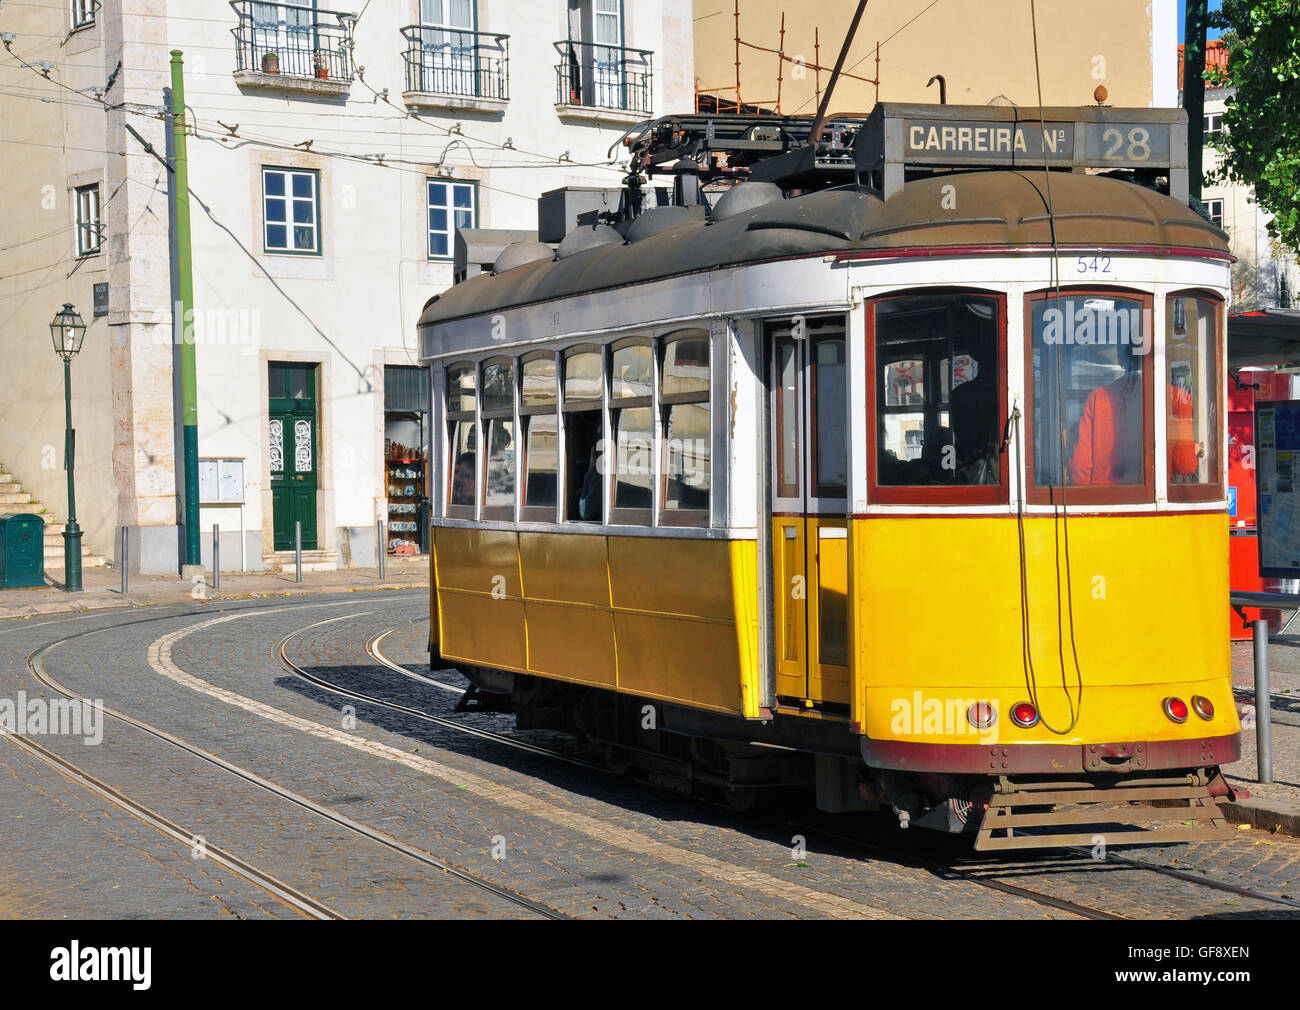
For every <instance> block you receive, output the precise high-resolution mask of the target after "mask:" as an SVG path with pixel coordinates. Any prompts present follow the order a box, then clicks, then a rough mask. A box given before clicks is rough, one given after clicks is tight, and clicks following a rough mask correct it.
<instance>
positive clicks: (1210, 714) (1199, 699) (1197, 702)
mask: <svg viewBox="0 0 1300 1010" xmlns="http://www.w3.org/2000/svg"><path fill="white" fill-rule="evenodd" d="M1192 708H1193V709H1195V711H1196V714H1197V715H1199V716H1200V717H1201V718H1202V719H1213V718H1214V702H1212V701H1210V699H1209V698H1206V697H1204V696H1202V695H1199V694H1194V695H1192Z"/></svg>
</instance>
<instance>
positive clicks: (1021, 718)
mask: <svg viewBox="0 0 1300 1010" xmlns="http://www.w3.org/2000/svg"><path fill="white" fill-rule="evenodd" d="M1011 721H1012V722H1014V723H1015V724H1016V725H1017V726H1020V727H1021V728H1023V729H1029V728H1030V727H1031V726H1037V725H1038V709H1036V708H1035V707H1034V706H1033V705H1031V704H1030V703H1029V702H1027V701H1022V702H1018V703H1017V704H1016V705H1015V707H1013V708H1012V709H1011Z"/></svg>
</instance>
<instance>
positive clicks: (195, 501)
mask: <svg viewBox="0 0 1300 1010" xmlns="http://www.w3.org/2000/svg"><path fill="white" fill-rule="evenodd" d="M172 108H173V115H172V143H173V145H174V146H173V150H174V151H175V156H174V160H175V166H174V167H175V170H176V247H177V250H178V253H179V255H178V256H177V263H178V264H179V270H178V273H179V274H180V278H179V281H180V282H179V284H178V285H177V288H178V290H179V292H180V305H179V306H177V308H178V310H179V311H180V313H181V318H180V325H181V333H182V341H181V432H182V438H183V445H184V453H185V460H184V472H185V564H187V565H197V564H199V563H200V554H199V394H198V378H197V374H196V372H195V365H194V267H193V263H192V261H191V259H190V176H189V162H188V159H187V157H186V148H185V67H184V63H183V62H182V60H181V51H180V50H179V49H173V50H172Z"/></svg>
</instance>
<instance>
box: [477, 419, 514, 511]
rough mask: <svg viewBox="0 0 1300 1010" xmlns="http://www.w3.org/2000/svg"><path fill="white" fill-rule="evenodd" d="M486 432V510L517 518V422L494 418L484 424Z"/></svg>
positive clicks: (484, 495) (484, 504)
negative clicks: (496, 510) (515, 508)
mask: <svg viewBox="0 0 1300 1010" xmlns="http://www.w3.org/2000/svg"><path fill="white" fill-rule="evenodd" d="M483 430H484V431H485V432H486V433H487V474H486V480H485V481H484V483H483V507H484V509H504V510H505V511H507V512H510V513H511V515H510V516H509V517H508V518H514V516H513V512H514V507H515V422H514V421H511V420H506V419H504V418H495V419H492V420H485V421H484V422H483Z"/></svg>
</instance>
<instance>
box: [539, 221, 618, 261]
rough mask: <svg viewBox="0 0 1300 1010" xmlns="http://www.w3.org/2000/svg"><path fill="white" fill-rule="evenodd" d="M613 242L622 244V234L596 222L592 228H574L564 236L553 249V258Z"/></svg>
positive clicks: (565, 256) (576, 253) (561, 257)
mask: <svg viewBox="0 0 1300 1010" xmlns="http://www.w3.org/2000/svg"><path fill="white" fill-rule="evenodd" d="M615 243H617V244H618V245H622V244H623V236H622V235H620V234H619V233H618V232H616V231H615V230H614V229H613V228H611V227H610V226H609V225H607V224H598V225H596V226H595V227H594V228H585V227H584V228H575V229H574V230H573V231H571V232H569V234H567V235H565V236H564V240H563V241H562V242H561V243H560V247H559V248H558V249H556V250H555V258H556V259H561V260H563V259H568V258H569V257H570V256H576V255H578V253H581V252H586V251H587V250H588V249H595V248H596V247H598V246H602V245H613V244H615Z"/></svg>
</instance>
